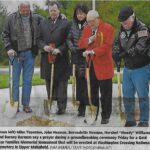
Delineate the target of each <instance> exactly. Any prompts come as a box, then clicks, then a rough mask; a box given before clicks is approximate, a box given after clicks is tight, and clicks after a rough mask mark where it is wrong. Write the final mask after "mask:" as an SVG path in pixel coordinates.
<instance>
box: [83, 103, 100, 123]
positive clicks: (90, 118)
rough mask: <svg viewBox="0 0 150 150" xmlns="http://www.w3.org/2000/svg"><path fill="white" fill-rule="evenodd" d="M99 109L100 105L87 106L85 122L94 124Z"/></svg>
mask: <svg viewBox="0 0 150 150" xmlns="http://www.w3.org/2000/svg"><path fill="white" fill-rule="evenodd" d="M97 109H98V107H97V106H94V105H88V106H86V112H85V120H84V122H85V123H87V124H89V125H92V124H93V123H94V122H95V121H96V116H97Z"/></svg>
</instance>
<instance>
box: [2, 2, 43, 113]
mask: <svg viewBox="0 0 150 150" xmlns="http://www.w3.org/2000/svg"><path fill="white" fill-rule="evenodd" d="M41 20H42V17H41V16H39V15H36V14H33V13H31V11H30V4H29V3H28V2H21V3H20V5H19V9H18V11H17V12H15V13H13V14H11V15H9V16H8V18H7V20H6V23H5V26H4V30H3V33H2V38H3V42H4V46H5V48H6V50H7V54H8V56H9V57H10V58H11V59H13V58H14V62H13V68H14V69H13V100H14V101H19V81H20V74H21V70H22V71H23V73H22V78H23V85H22V105H23V110H24V111H25V112H26V113H29V112H32V110H31V108H30V107H29V102H30V94H31V87H32V76H33V72H34V62H35V56H36V55H37V53H38V49H37V42H36V40H37V37H38V24H39V22H40V21H41ZM18 111H19V109H18Z"/></svg>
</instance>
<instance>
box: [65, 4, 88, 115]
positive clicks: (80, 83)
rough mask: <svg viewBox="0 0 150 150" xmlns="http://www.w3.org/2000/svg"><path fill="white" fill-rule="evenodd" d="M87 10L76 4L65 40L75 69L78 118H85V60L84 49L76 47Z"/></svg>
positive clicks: (84, 23)
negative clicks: (78, 103) (78, 102)
mask: <svg viewBox="0 0 150 150" xmlns="http://www.w3.org/2000/svg"><path fill="white" fill-rule="evenodd" d="M87 13H88V8H87V6H86V5H83V4H78V5H77V6H76V8H75V10H74V16H73V21H72V25H71V29H70V32H69V35H68V38H67V44H68V47H69V49H70V50H71V62H72V65H75V66H76V67H75V68H76V97H77V100H79V101H80V105H79V108H78V116H83V117H84V116H85V106H86V103H87V101H88V100H87V84H86V79H85V66H86V64H85V63H86V62H85V58H84V57H83V56H82V53H83V52H84V49H80V48H79V47H78V40H79V38H80V36H81V32H82V30H83V28H84V26H85V25H86V24H87V22H86V14H87Z"/></svg>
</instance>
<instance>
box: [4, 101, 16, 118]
mask: <svg viewBox="0 0 150 150" xmlns="http://www.w3.org/2000/svg"><path fill="white" fill-rule="evenodd" d="M17 109H18V102H13V103H11V102H10V101H8V102H6V104H5V106H4V111H3V114H4V115H5V116H7V117H8V118H13V117H15V115H16V113H17Z"/></svg>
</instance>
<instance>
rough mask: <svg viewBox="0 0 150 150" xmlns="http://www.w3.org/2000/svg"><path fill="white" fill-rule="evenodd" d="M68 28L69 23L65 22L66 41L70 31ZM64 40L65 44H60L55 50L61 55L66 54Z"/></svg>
mask: <svg viewBox="0 0 150 150" xmlns="http://www.w3.org/2000/svg"><path fill="white" fill-rule="evenodd" d="M70 26H71V24H70V23H69V22H67V25H66V37H65V38H66V40H67V37H68V33H69V31H70ZM66 40H65V42H64V43H63V44H61V45H60V46H58V47H57V48H58V49H59V50H60V52H61V55H63V53H66V48H67V41H66Z"/></svg>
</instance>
